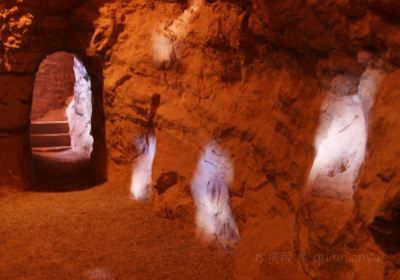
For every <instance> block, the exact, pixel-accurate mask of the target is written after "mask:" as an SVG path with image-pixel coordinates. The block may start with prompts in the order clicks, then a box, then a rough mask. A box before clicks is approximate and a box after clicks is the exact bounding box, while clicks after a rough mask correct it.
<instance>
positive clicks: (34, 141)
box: [30, 121, 71, 152]
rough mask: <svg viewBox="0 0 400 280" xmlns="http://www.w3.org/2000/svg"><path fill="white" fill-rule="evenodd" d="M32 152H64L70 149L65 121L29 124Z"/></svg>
mask: <svg viewBox="0 0 400 280" xmlns="http://www.w3.org/2000/svg"><path fill="white" fill-rule="evenodd" d="M30 138H31V147H32V151H38V152H39V151H64V150H68V149H70V148H71V138H70V135H69V125H68V122H67V121H43V122H37V121H35V122H31V129H30Z"/></svg>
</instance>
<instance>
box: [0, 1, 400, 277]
mask: <svg viewBox="0 0 400 280" xmlns="http://www.w3.org/2000/svg"><path fill="white" fill-rule="evenodd" d="M0 18H1V21H0V37H1V42H0V85H1V87H0V88H1V90H0V172H1V177H0V184H1V185H2V186H8V188H11V189H15V188H17V187H19V188H24V187H26V186H27V185H29V182H30V181H31V177H32V176H31V174H30V170H31V169H30V163H29V161H30V147H29V141H28V129H29V126H28V124H29V115H30V108H31V97H32V89H33V83H34V78H35V73H36V70H37V69H38V67H39V64H40V62H41V60H42V59H43V58H44V57H46V55H48V54H51V53H53V52H55V51H60V50H63V51H68V52H72V53H74V54H75V55H77V56H78V57H79V58H81V60H82V62H83V63H84V65H85V67H86V68H87V70H88V73H89V76H90V77H91V83H92V91H93V117H92V135H93V138H94V151H93V154H92V161H93V165H94V168H95V169H96V170H97V171H98V174H99V175H98V176H102V177H104V176H105V175H106V172H105V161H106V151H107V152H108V157H107V158H108V162H109V166H110V167H109V169H108V177H109V181H111V182H112V180H113V170H115V169H114V168H121V167H122V166H123V165H128V166H130V165H131V164H133V162H134V160H135V158H140V157H139V153H140V151H136V149H135V142H134V139H135V138H136V137H140V136H141V135H143V134H145V133H146V131H147V130H148V124H149V122H148V118H149V114H150V108H151V106H150V99H151V96H152V95H153V94H160V96H161V103H160V106H159V109H158V111H157V115H156V116H155V120H154V127H155V131H156V135H157V152H156V155H155V158H154V162H153V172H152V173H153V182H154V184H156V182H159V181H162V180H161V179H159V178H162V177H163V176H164V177H165V174H174V178H176V179H174V182H173V184H172V183H171V184H169V186H168V187H163V190H162V191H156V192H153V203H154V208H155V211H157V212H158V213H159V214H160V215H163V216H165V217H170V218H176V219H181V220H183V221H185V222H188V221H193V219H194V218H193V217H194V211H195V210H194V207H193V201H192V198H191V194H190V182H191V180H192V177H193V173H194V171H195V169H196V166H197V163H198V160H199V158H200V156H201V152H202V150H203V149H204V147H205V146H206V144H207V143H208V142H209V141H210V139H212V140H213V141H215V142H216V143H217V144H218V145H219V146H220V147H221V148H222V149H223V150H226V151H229V153H230V158H231V161H232V162H231V163H232V165H233V169H234V179H233V183H232V184H231V186H230V196H231V206H232V212H233V214H234V216H235V217H236V223H237V225H238V228H239V232H240V236H241V240H240V242H239V244H238V245H237V246H236V249H235V251H234V252H233V253H234V254H235V275H236V277H237V279H267V278H268V277H272V278H273V279H332V278H333V277H334V278H336V279H339V278H340V279H396V277H399V272H398V271H397V272H396V267H397V268H398V266H399V257H398V254H399V247H398V242H399V237H398V230H397V228H398V208H399V207H398V201H399V189H398V176H397V174H398V173H399V169H400V167H399V166H398V165H399V164H400V161H399V160H398V155H399V151H398V149H399V147H400V146H399V145H398V143H397V142H398V139H399V133H400V129H399V128H400V127H399V124H398V123H399V122H398V119H399V117H398V116H399V115H398V108H399V106H400V104H398V103H399V101H398V95H399V93H398V91H399V88H400V84H399V80H400V79H399V75H400V72H399V70H398V67H399V59H400V57H399V56H400V36H399V31H400V27H399V24H400V20H399V19H400V4H399V2H398V1H396V0H381V1H379V0H368V1H364V0H358V1H346V0H328V1H312V0H310V1H304V0H292V1H290V0H282V1H278V0H252V1H206V2H204V3H203V2H194V3H191V4H189V3H187V2H182V1H151V0H139V1H124V0H118V1H107V0H92V1H64V0H57V1H55V0H54V1H43V0H39V1H25V0H18V1H17V0H12V1H11V0H6V1H3V2H2V3H1V4H0ZM360 54H361V55H360ZM360 56H361V57H360ZM368 69H374V71H379V72H380V73H381V74H380V75H382V79H381V80H380V82H379V85H374V86H376V87H377V89H376V92H375V94H374V95H375V96H376V101H375V102H374V103H375V104H374V105H373V109H372V111H371V113H370V115H368V116H367V118H366V119H368V121H369V123H370V127H369V129H367V128H366V129H365V130H366V131H367V132H368V143H367V150H366V154H367V155H366V158H365V161H364V166H363V167H362V168H361V171H360V174H359V175H358V176H356V177H357V178H358V179H357V180H355V182H354V189H352V191H351V194H350V195H348V193H346V195H345V197H342V196H341V195H340V192H339V193H338V195H335V196H333V197H328V198H327V197H322V198H321V197H313V196H312V194H311V195H310V192H309V191H308V188H307V184H308V173H309V171H310V169H311V166H312V164H313V160H314V156H315V153H316V152H315V150H314V142H315V137H316V133H317V130H318V127H319V125H320V115H321V108H323V106H322V105H323V100H325V98H326V96H327V95H328V94H331V93H332V92H335V93H336V94H338V95H340V96H347V97H343V98H344V99H351V96H352V95H355V94H357V92H358V93H360V87H359V85H360V79H362V78H365V79H368V75H366V74H365V73H366V71H367V70H368ZM363 73H364V74H363ZM370 105H371V104H366V105H365V104H364V105H363V106H367V107H368V106H370ZM105 136H106V137H105ZM356 143H357V141H354V143H352V142H351V141H350V142H349V143H348V145H352V144H356ZM106 148H107V149H106ZM343 168H344V167H343ZM337 170H339V171H340V170H341V165H340V164H339V165H338V169H337ZM130 175H131V174H127V178H130ZM157 185H159V184H157ZM334 186H335V185H334V184H331V187H332V188H334ZM338 188H339V186H338ZM2 189H5V187H2ZM128 189H129V182H128V180H127V190H128ZM321 199H322V200H321ZM328 200H329V202H328ZM346 201H348V202H349V203H346ZM338 207H339V208H338ZM337 209H340V211H339V212H337ZM343 213H344V214H343ZM337 215H340V219H335V216H337ZM324 217H326V220H325V223H323V222H321V221H324V219H325V218H324ZM326 221H329V223H327V222H326ZM396 273H397V274H396Z"/></svg>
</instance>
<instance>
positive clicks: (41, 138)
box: [31, 133, 71, 148]
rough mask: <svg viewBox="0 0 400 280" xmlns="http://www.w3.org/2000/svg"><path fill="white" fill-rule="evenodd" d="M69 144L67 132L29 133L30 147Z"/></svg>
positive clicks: (69, 139)
mask: <svg viewBox="0 0 400 280" xmlns="http://www.w3.org/2000/svg"><path fill="white" fill-rule="evenodd" d="M70 145H71V138H70V136H69V133H58V134H31V147H32V148H44V147H57V146H70Z"/></svg>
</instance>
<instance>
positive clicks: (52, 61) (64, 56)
mask: <svg viewBox="0 0 400 280" xmlns="http://www.w3.org/2000/svg"><path fill="white" fill-rule="evenodd" d="M73 62H74V57H73V56H72V55H71V54H68V53H66V52H57V53H54V54H52V55H50V56H49V57H47V58H46V59H45V60H44V61H43V62H42V63H41V64H40V67H39V70H38V71H37V73H36V78H35V86H34V90H33V98H32V109H31V116H30V117H31V121H62V120H66V117H65V110H66V108H67V105H68V104H69V102H70V101H71V99H72V97H73V95H74V84H75V76H74V71H73V66H74V64H73Z"/></svg>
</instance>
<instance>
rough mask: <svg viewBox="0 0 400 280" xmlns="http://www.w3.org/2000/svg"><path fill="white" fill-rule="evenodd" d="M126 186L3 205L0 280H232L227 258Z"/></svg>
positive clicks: (20, 196)
mask: <svg viewBox="0 0 400 280" xmlns="http://www.w3.org/2000/svg"><path fill="white" fill-rule="evenodd" d="M125 183H126V178H125V179H124V183H121V184H119V183H118V184H110V183H106V184H103V185H100V186H97V187H93V188H89V189H85V190H80V191H69V192H23V193H15V194H10V195H8V196H5V197H2V198H1V199H0V279H232V256H231V255H230V254H228V253H226V252H224V251H222V250H221V249H217V248H211V247H206V246H204V245H202V244H200V243H199V242H198V241H196V239H195V237H194V233H193V230H188V229H187V228H188V226H187V225H186V226H183V224H182V223H181V222H179V221H177V220H170V219H165V218H161V217H158V216H156V215H155V214H154V211H153V210H152V207H151V205H150V204H146V203H139V202H136V201H133V200H132V199H131V198H130V196H129V193H128V188H127V186H126V185H122V184H125Z"/></svg>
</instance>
